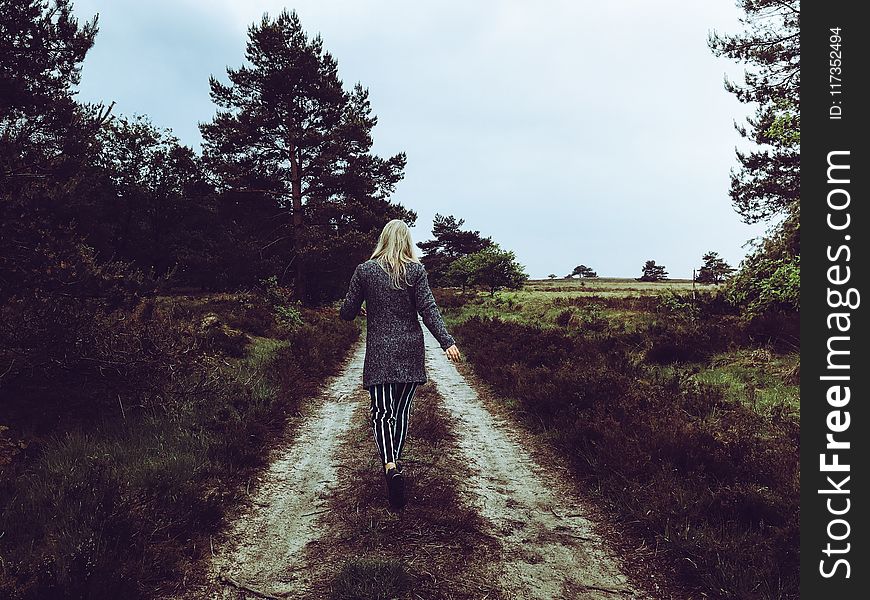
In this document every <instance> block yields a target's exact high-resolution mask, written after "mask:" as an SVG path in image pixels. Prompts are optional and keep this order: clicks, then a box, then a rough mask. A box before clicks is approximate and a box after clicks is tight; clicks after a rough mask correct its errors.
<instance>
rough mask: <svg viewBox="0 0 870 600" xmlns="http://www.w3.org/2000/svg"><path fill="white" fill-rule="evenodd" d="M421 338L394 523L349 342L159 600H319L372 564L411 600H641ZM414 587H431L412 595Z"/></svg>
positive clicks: (542, 468) (570, 501) (537, 468)
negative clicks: (306, 410) (337, 369)
mask: <svg viewBox="0 0 870 600" xmlns="http://www.w3.org/2000/svg"><path fill="white" fill-rule="evenodd" d="M425 335H426V344H427V349H426V356H427V370H428V371H429V377H430V381H431V382H432V383H434V385H431V384H430V385H427V386H424V387H423V388H420V391H419V392H418V395H419V400H418V401H419V402H421V403H429V404H431V406H430V407H429V408H427V409H424V408H418V409H416V410H417V411H418V413H417V416H415V412H414V409H412V413H411V414H412V416H411V418H412V421H413V422H412V424H411V431H410V433H411V438H410V439H409V448H408V450H409V451H410V454H409V462H408V465H409V468H410V470H411V472H414V470H415V468H416V470H417V473H418V475H419V476H418V477H417V478H416V479H418V483H419V486H418V487H416V491H415V492H414V493H415V494H417V496H416V497H414V496H413V495H412V497H411V499H410V501H411V504H410V505H409V507H408V508H407V509H406V511H405V512H404V513H402V514H400V515H391V514H390V513H389V512H388V511H386V510H385V499H384V498H383V489H382V487H383V486H382V484H383V482H382V481H380V480H378V479H377V478H374V479H373V478H372V476H373V474H376V473H378V471H377V468H378V466H377V464H376V462H377V461H376V460H375V453H374V446H373V441H372V440H371V439H370V435H369V430H368V428H367V426H366V422H367V416H366V415H365V414H364V413H367V409H368V406H367V405H368V402H367V400H368V396H367V394H366V393H365V390H363V389H362V388H361V386H360V382H361V378H362V366H363V359H364V353H365V348H364V345H363V344H362V343H361V344H360V345H359V346H357V347H356V348H355V350H354V351H353V354H352V356H351V357H350V359H349V361H348V362H347V364H346V365H345V367H344V368H343V370H342V372H341V373H340V374H339V375H338V376H337V377H335V378H333V379H331V380H330V381H329V382H327V386H326V389H325V390H324V392H323V395H322V397H321V398H320V399H319V400H318V401H317V402H312V403H311V407H312V408H311V409H310V414H308V415H307V416H306V418H305V420H304V421H303V423H302V424H301V425H300V426H299V427H298V428H296V429H293V430H292V432H291V433H290V434H288V439H287V441H286V443H284V444H279V445H278V446H277V449H276V450H275V451H274V453H273V456H272V458H271V460H270V462H269V464H270V466H269V467H268V469H267V470H266V472H265V473H264V474H263V476H262V478H260V483H259V485H258V486H255V489H254V490H253V492H252V497H251V500H252V501H251V503H250V504H249V505H247V507H245V508H243V509H242V510H240V512H239V513H238V515H236V516H235V517H231V522H230V524H229V526H228V530H227V532H226V534H225V535H223V536H221V537H220V539H217V538H216V539H215V541H214V544H213V548H212V560H211V561H210V563H209V564H208V565H207V566H206V567H205V568H204V570H205V572H206V577H205V579H206V580H207V583H201V584H198V585H191V584H188V585H187V586H186V590H187V591H186V593H185V594H183V595H180V594H175V595H173V596H171V597H172V598H174V599H181V598H185V599H188V598H190V599H192V598H214V599H218V598H221V599H235V600H253V599H256V598H300V599H301V598H314V597H317V598H323V597H328V596H327V594H328V593H329V590H330V589H333V590H334V589H335V588H332V587H330V586H333V585H334V583H333V582H339V581H341V579H342V577H344V578H345V579H347V576H348V575H347V573H348V569H351V570H352V569H356V568H359V567H360V565H362V566H363V567H365V568H368V569H369V570H371V569H372V568H374V567H373V566H372V563H371V560H372V559H371V557H374V560H376V561H377V560H380V561H381V563H384V564H391V563H390V562H389V561H390V560H394V561H398V562H401V563H403V565H404V566H402V567H401V568H403V569H405V574H404V575H402V576H403V577H405V576H406V578H407V579H409V580H410V581H412V585H413V586H414V589H417V590H419V591H420V592H421V593H423V595H422V596H421V595H419V594H416V595H414V596H413V597H414V598H422V599H423V600H430V598H461V599H466V598H478V597H479V598H484V597H487V598H491V599H495V598H498V599H504V600H512V599H513V600H544V599H546V600H555V599H565V600H568V599H570V600H574V599H578V600H583V599H596V600H604V599H611V600H612V599H613V598H637V599H642V598H647V596H644V595H642V594H641V593H640V592H638V591H637V590H636V588H634V587H633V586H632V585H631V584H630V583H629V582H628V579H627V578H626V577H625V575H624V574H623V571H621V570H620V567H619V564H618V561H617V560H615V559H614V558H613V556H614V552H613V551H612V550H611V549H609V548H608V547H607V546H606V544H605V543H604V542H603V541H602V539H601V537H600V536H599V535H597V534H596V533H595V531H594V529H593V526H592V523H591V522H590V520H589V518H588V516H589V512H588V511H587V510H586V508H585V507H584V505H583V503H582V502H581V501H580V500H579V499H578V498H576V497H575V496H573V495H572V493H571V491H570V490H569V486H567V485H563V484H562V482H561V481H559V479H558V477H557V475H556V474H557V473H560V472H561V471H558V470H557V469H554V468H552V466H550V465H541V464H537V463H536V462H535V460H534V458H533V457H532V456H531V455H530V454H529V452H528V451H527V450H526V448H525V446H524V444H523V441H522V435H521V433H520V430H519V429H518V428H517V427H515V426H514V425H512V424H511V423H510V422H509V421H507V420H505V419H504V418H501V417H499V416H496V415H494V414H493V413H492V412H491V411H490V410H488V409H487V408H486V405H485V403H484V402H482V401H481V399H480V398H479V397H478V394H477V393H476V392H475V390H474V389H473V388H472V387H471V386H470V385H469V383H468V381H467V380H466V378H465V377H464V376H463V375H462V374H461V373H459V372H458V371H457V369H456V367H455V366H454V365H453V364H451V363H450V362H449V361H448V359H447V357H446V356H445V355H444V352H443V351H442V350H441V349H440V347H439V346H438V344H437V342H436V341H435V339H434V338H433V337H432V336H431V335H430V334H429V332H428V331H426V332H425ZM436 390H437V391H436ZM420 406H421V407H422V406H423V404H421V405H420ZM421 410H422V411H423V412H419V411H421ZM415 419H416V420H415ZM415 427H418V428H420V430H418V431H416V432H415V431H414V428H415ZM427 428H429V431H427ZM336 440H338V443H336ZM417 444H420V445H419V446H417V449H416V450H415V446H416V445H417ZM415 455H418V460H417V462H416V465H415V460H414V457H415ZM339 463H340V464H339ZM465 465H469V466H470V468H466V466H465ZM340 467H342V468H343V469H342V472H341V473H339V468H340ZM378 474H379V473H378ZM411 483H413V480H412V482H411ZM412 489H414V488H412ZM446 498H454V499H453V500H448V501H447V502H446V503H445V499H446ZM415 511H416V512H415ZM396 540H399V541H400V545H399V548H398V550H394V549H393V545H395V542H396ZM366 556H368V557H369V558H366V559H365V560H363V562H362V563H360V564H356V563H355V562H354V561H359V559H360V558H361V557H363V558H364V557H366ZM390 557H392V558H390ZM460 557H461V558H460ZM366 561H368V562H366ZM421 565H422V566H421ZM376 566H377V565H376ZM382 566H383V565H381V566H378V568H382ZM339 571H341V572H340V573H339ZM424 575H425V577H426V578H429V577H431V579H432V582H431V583H428V582H427V583H426V585H423V586H422V587H421V585H420V582H422V581H424V580H423V579H422V577H423V576H424ZM336 577H337V579H336ZM312 579H313V580H312ZM415 581H416V582H417V583H413V582H415ZM335 585H337V584H335ZM415 593H416V592H415ZM341 597H345V596H341ZM353 597H356V596H353ZM164 600H168V598H166V599H164Z"/></svg>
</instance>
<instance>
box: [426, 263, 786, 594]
mask: <svg viewBox="0 0 870 600" xmlns="http://www.w3.org/2000/svg"><path fill="white" fill-rule="evenodd" d="M584 284H585V285H584ZM589 285H590V282H580V281H565V282H558V283H557V282H552V281H547V282H534V285H530V286H527V287H526V288H524V289H523V290H521V291H519V292H516V293H507V292H502V293H499V294H497V295H496V296H495V297H494V298H489V297H488V295H486V294H484V293H480V294H462V293H460V292H458V291H456V290H453V291H450V290H442V291H441V292H439V295H440V298H439V299H440V305H441V306H443V307H444V312H445V314H446V317H447V319H448V320H449V321H450V323H451V324H452V331H453V332H455V334H456V336H457V337H458V339H459V341H460V344H461V345H460V347H461V348H462V349H463V351H464V352H465V354H466V355H467V356H468V357H469V360H470V361H471V363H472V364H473V366H474V367H475V372H476V373H477V374H478V375H479V376H480V377H481V378H482V379H483V380H484V381H486V382H487V383H488V384H490V385H491V386H493V388H494V390H495V391H497V392H498V393H499V394H500V395H502V396H503V397H505V398H506V399H507V401H508V402H509V403H510V406H511V407H512V409H513V410H514V411H515V412H516V414H517V416H518V417H519V418H520V419H521V420H522V421H523V422H524V423H525V424H526V426H527V427H528V428H529V429H530V431H532V432H534V433H535V434H536V435H538V436H540V437H541V438H542V439H543V440H545V441H546V442H547V443H549V444H553V445H556V446H558V447H559V448H561V449H562V450H563V451H564V453H565V456H566V458H567V459H568V462H569V463H570V464H571V465H572V467H573V469H574V472H575V473H576V475H577V476H578V479H579V480H580V481H582V482H583V483H584V485H585V487H586V488H587V489H588V490H589V492H591V493H593V494H595V495H597V497H599V498H600V500H601V501H602V502H603V503H605V504H606V505H608V506H609V507H610V508H611V509H612V511H613V512H614V513H615V514H617V515H618V516H619V517H620V518H621V520H622V521H623V522H624V523H625V524H626V526H627V527H629V528H630V529H631V530H633V531H634V532H635V533H636V535H638V536H639V537H640V538H642V539H644V540H645V541H646V543H647V544H649V545H650V546H651V547H655V548H657V552H658V553H659V555H660V556H661V557H662V558H663V562H662V564H663V565H665V566H666V567H668V568H671V569H672V570H673V571H674V573H675V574H676V575H677V576H678V577H679V578H680V579H682V580H683V581H685V582H686V583H687V584H689V585H690V586H692V587H693V588H694V589H696V590H697V591H698V593H703V594H706V595H708V596H710V597H721V598H765V599H769V598H793V597H797V589H798V588H797V585H798V581H797V572H798V564H799V552H798V547H799V544H798V542H799V529H798V527H799V505H798V497H799V465H798V443H799V432H800V427H799V418H798V415H799V395H798V382H799V367H798V364H799V362H798V356H797V352H796V347H795V346H794V344H795V339H794V337H793V336H794V335H795V334H796V329H795V328H794V326H795V324H794V323H793V321H794V319H795V315H788V314H781V315H780V316H779V317H775V316H768V317H767V320H766V321H764V322H759V321H758V320H757V319H745V318H743V317H742V316H741V315H739V314H737V311H736V310H735V309H734V308H733V307H732V306H731V305H730V304H729V303H728V302H727V301H726V299H725V298H724V297H723V294H721V293H719V292H718V291H716V290H713V291H711V292H705V293H700V292H699V293H696V295H695V300H694V301H693V300H692V296H691V294H690V293H687V292H686V287H687V286H686V284H676V285H675V286H674V287H670V284H662V283H658V284H650V285H656V286H659V287H658V288H655V289H658V294H653V293H648V292H647V291H646V290H647V289H649V288H640V289H638V282H636V281H630V280H626V281H622V282H619V281H616V280H607V281H603V282H602V281H597V282H595V283H594V286H595V287H594V290H595V292H594V293H590V291H589V290H588V288H587V286H589ZM690 285H691V284H689V286H690ZM553 288H556V289H554V291H541V289H545V290H550V289H553ZM774 321H775V322H776V326H774Z"/></svg>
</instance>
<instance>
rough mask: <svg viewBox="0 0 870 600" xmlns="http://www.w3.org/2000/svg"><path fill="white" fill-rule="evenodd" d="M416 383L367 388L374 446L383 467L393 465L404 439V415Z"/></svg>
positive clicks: (405, 435)
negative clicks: (376, 448) (391, 463)
mask: <svg viewBox="0 0 870 600" xmlns="http://www.w3.org/2000/svg"><path fill="white" fill-rule="evenodd" d="M417 385H418V383H417V382H413V381H412V382H408V383H402V382H400V383H377V384H375V385H371V386H369V394H370V395H371V397H372V407H371V421H372V430H373V431H374V434H375V442H376V443H377V445H378V450H379V451H380V454H381V460H382V461H383V463H384V464H386V463H388V462H396V461H397V460H399V457H400V456H401V455H402V446H404V445H405V438H406V437H407V435H408V414H409V413H410V412H411V399H412V398H413V397H414V391H415V390H416V389H417Z"/></svg>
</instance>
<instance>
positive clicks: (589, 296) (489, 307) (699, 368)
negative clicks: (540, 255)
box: [440, 278, 800, 414]
mask: <svg viewBox="0 0 870 600" xmlns="http://www.w3.org/2000/svg"><path fill="white" fill-rule="evenodd" d="M720 287H721V286H716V285H701V284H695V285H694V290H695V292H696V294H697V295H698V296H699V297H700V296H701V295H704V294H709V293H715V292H716V291H717V290H718V289H719V288H720ZM692 291H693V284H692V281H691V280H684V279H677V280H667V281H663V282H643V281H637V280H635V279H620V278H595V279H587V280H580V279H555V280H550V279H538V280H531V281H529V282H527V283H526V285H524V286H523V288H522V289H519V290H510V291H499V292H496V293H495V295H493V296H490V294H489V293H487V292H470V293H469V296H468V299H467V300H465V301H464V302H463V304H462V305H461V306H457V305H455V304H456V302H455V301H452V298H451V297H449V296H450V294H449V293H448V292H446V291H442V292H441V294H440V295H441V296H442V298H443V300H444V301H443V302H442V303H441V304H442V310H443V312H444V317H445V319H446V320H447V321H448V323H449V324H451V325H455V324H457V323H459V322H461V321H464V320H466V319H468V318H469V317H472V316H478V317H498V318H499V319H502V320H505V321H512V322H517V323H526V324H531V325H536V326H538V327H543V328H564V327H565V325H566V324H567V325H569V328H571V327H574V328H583V327H584V326H585V327H589V326H591V327H594V328H596V329H600V330H610V331H624V332H642V331H644V330H645V329H646V328H647V327H648V326H649V325H650V323H652V322H654V321H656V320H672V319H677V320H679V319H681V318H683V317H682V316H681V315H680V314H679V307H680V300H679V299H683V303H684V304H686V305H688V306H691V302H690V299H691V298H692ZM675 297H676V298H678V300H677V301H676V302H675V303H674V304H676V305H677V309H676V310H674V309H672V308H669V307H667V305H666V306H662V304H661V303H660V299H662V298H665V299H671V298H675ZM566 311H567V312H569V313H570V316H567V317H566V316H565V315H566ZM560 315H561V320H562V321H563V324H561V325H560V323H559V322H560ZM639 352H640V350H639ZM799 365H800V352H799V348H797V347H794V348H793V349H792V350H791V351H786V352H782V351H777V352H773V351H771V349H770V348H769V346H768V345H766V344H758V345H755V346H750V347H738V346H734V347H732V348H730V349H729V350H728V351H725V352H718V353H715V354H714V355H712V356H711V357H710V358H709V359H707V360H703V361H685V362H680V363H677V364H669V365H649V366H648V368H649V369H650V370H651V371H658V372H661V373H662V374H670V373H676V372H679V373H684V374H686V375H687V376H690V377H692V378H694V379H695V380H696V381H698V382H702V383H709V384H715V385H720V386H722V388H723V390H724V391H725V394H726V396H727V397H728V398H730V399H732V400H734V401H738V402H744V403H746V404H747V405H748V406H751V407H752V408H754V409H757V410H759V411H768V410H770V408H772V407H775V406H778V405H783V406H785V408H786V409H787V410H788V411H790V412H793V413H795V414H799V413H800V385H799V381H798V379H797V375H796V372H797V371H798V370H799Z"/></svg>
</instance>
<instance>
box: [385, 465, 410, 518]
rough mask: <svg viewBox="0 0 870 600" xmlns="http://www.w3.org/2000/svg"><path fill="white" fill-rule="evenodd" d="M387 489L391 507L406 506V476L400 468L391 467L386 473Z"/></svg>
mask: <svg viewBox="0 0 870 600" xmlns="http://www.w3.org/2000/svg"><path fill="white" fill-rule="evenodd" d="M386 476H387V491H388V493H389V495H388V498H389V501H390V507H392V508H395V509H399V508H402V507H404V506H405V476H404V475H402V473H401V471H399V470H398V469H390V470H389V471H387V473H386Z"/></svg>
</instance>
